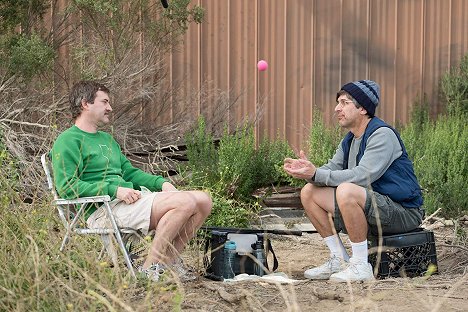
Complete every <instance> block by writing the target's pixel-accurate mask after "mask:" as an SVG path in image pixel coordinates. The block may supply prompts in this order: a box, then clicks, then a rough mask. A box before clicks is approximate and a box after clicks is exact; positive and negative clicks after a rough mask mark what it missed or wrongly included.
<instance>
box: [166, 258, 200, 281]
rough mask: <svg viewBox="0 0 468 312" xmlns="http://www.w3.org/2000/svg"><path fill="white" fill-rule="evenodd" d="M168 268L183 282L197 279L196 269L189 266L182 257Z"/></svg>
mask: <svg viewBox="0 0 468 312" xmlns="http://www.w3.org/2000/svg"><path fill="white" fill-rule="evenodd" d="M168 269H169V270H171V271H173V272H174V273H176V274H177V276H178V277H179V279H180V280H181V281H182V282H189V281H194V280H196V279H197V275H196V274H195V272H194V270H193V269H191V268H189V267H187V266H186V265H185V263H184V262H183V261H182V259H181V258H177V260H176V261H175V262H174V264H172V265H170V266H169V267H168Z"/></svg>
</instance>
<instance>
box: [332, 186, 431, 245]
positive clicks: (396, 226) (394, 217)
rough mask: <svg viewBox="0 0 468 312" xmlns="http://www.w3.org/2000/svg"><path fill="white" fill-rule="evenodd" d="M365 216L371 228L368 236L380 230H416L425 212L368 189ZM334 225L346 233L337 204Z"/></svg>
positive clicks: (397, 232) (376, 233)
mask: <svg viewBox="0 0 468 312" xmlns="http://www.w3.org/2000/svg"><path fill="white" fill-rule="evenodd" d="M366 194H367V195H366V206H365V211H364V213H365V215H366V219H367V224H368V226H369V230H368V236H376V235H378V228H379V227H381V228H382V233H383V234H387V235H390V234H399V233H406V232H410V231H412V230H414V229H416V228H417V227H418V226H419V225H420V224H421V222H422V219H423V216H424V210H423V209H422V208H404V207H403V206H401V205H400V204H399V203H396V202H394V201H393V200H391V199H390V198H389V197H388V196H385V195H382V194H379V193H377V192H374V191H372V190H367V189H366ZM334 224H335V229H336V231H337V232H340V231H343V232H344V233H347V232H346V226H345V224H344V222H343V219H342V217H341V213H340V209H339V207H338V205H337V203H336V189H335V216H334Z"/></svg>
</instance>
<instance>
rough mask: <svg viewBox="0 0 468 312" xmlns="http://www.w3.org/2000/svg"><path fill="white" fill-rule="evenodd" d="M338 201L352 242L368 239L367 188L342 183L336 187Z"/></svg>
mask: <svg viewBox="0 0 468 312" xmlns="http://www.w3.org/2000/svg"><path fill="white" fill-rule="evenodd" d="M336 201H337V203H338V206H339V207H340V212H341V216H342V217H343V221H344V223H345V225H346V230H347V231H348V235H349V239H350V240H351V242H354V243H357V242H362V241H364V240H366V239H367V220H366V216H365V214H364V209H365V204H366V190H365V189H364V188H363V187H361V186H359V185H356V184H353V183H343V184H340V185H339V186H338V187H337V189H336Z"/></svg>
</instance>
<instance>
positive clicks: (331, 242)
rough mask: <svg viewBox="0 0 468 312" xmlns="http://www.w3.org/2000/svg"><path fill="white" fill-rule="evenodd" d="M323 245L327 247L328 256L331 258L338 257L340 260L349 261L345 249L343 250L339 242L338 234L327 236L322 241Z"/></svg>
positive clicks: (341, 243)
mask: <svg viewBox="0 0 468 312" xmlns="http://www.w3.org/2000/svg"><path fill="white" fill-rule="evenodd" d="M323 240H324V241H325V243H326V244H327V246H328V249H330V255H331V256H332V257H333V256H335V257H338V258H340V259H343V260H345V261H348V260H349V255H348V253H347V252H346V249H345V248H344V245H343V242H342V241H341V239H340V237H339V236H338V234H335V235H332V236H327V237H325V238H324V239H323Z"/></svg>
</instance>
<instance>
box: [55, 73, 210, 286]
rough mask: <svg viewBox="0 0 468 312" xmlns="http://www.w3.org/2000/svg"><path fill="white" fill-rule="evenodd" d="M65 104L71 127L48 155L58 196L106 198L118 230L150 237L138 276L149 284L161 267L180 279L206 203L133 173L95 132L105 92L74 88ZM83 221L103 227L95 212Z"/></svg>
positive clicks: (106, 105) (101, 215)
mask: <svg viewBox="0 0 468 312" xmlns="http://www.w3.org/2000/svg"><path fill="white" fill-rule="evenodd" d="M69 101H70V105H71V111H72V117H73V118H74V120H75V124H74V125H73V126H72V127H71V128H69V129H67V130H65V131H64V132H63V133H61V134H60V135H59V137H58V138H57V140H56V141H55V143H54V145H53V148H52V152H51V154H52V155H51V156H52V164H53V170H54V180H55V185H56V187H57V192H58V194H59V195H60V196H61V197H63V198H77V197H85V196H96V195H109V196H110V197H111V198H112V201H111V203H110V205H111V208H112V211H113V213H114V216H115V218H116V222H117V224H118V226H120V227H129V228H133V229H139V230H141V231H142V232H143V233H147V232H148V231H151V230H155V231H156V236H155V239H154V240H153V242H152V244H151V247H150V250H149V252H148V256H147V258H146V260H145V262H144V263H143V265H142V266H141V267H140V268H138V270H139V271H140V272H141V273H142V274H144V275H146V276H147V277H148V278H150V279H152V280H155V281H157V280H158V279H159V276H160V274H161V272H163V271H164V269H165V268H167V267H170V268H175V270H176V271H178V272H179V273H181V269H182V267H181V262H180V256H179V255H180V253H181V252H182V251H183V249H184V247H185V245H186V244H187V242H188V241H189V240H190V239H191V238H193V237H194V235H195V233H196V231H197V230H198V229H199V228H200V226H201V225H202V224H203V222H204V221H205V219H206V218H207V217H208V215H209V214H210V212H211V207H212V201H211V198H210V197H209V195H208V194H206V193H205V192H202V191H178V190H177V189H176V188H175V187H174V185H172V184H171V183H169V182H168V181H167V180H166V179H164V178H163V177H161V176H157V175H152V174H148V173H146V172H144V171H142V170H140V169H138V168H135V167H133V166H132V164H131V163H130V161H129V160H128V159H127V158H126V157H125V155H123V153H122V151H121V148H120V146H119V144H118V143H117V142H116V141H115V139H114V138H113V137H112V136H111V135H110V134H108V133H106V132H103V131H99V130H98V127H99V126H101V125H105V124H107V123H109V121H110V119H109V116H110V113H111V112H112V107H111V105H110V98H109V89H108V88H107V87H106V86H104V85H102V84H100V83H98V82H95V81H81V82H78V83H77V84H75V85H74V86H73V87H72V89H71V91H70V95H69ZM85 218H86V222H87V224H88V226H89V227H90V228H96V227H102V226H105V225H106V222H107V221H106V218H105V212H104V209H100V208H92V209H90V210H88V211H87V212H86V214H85ZM182 271H183V269H182Z"/></svg>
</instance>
